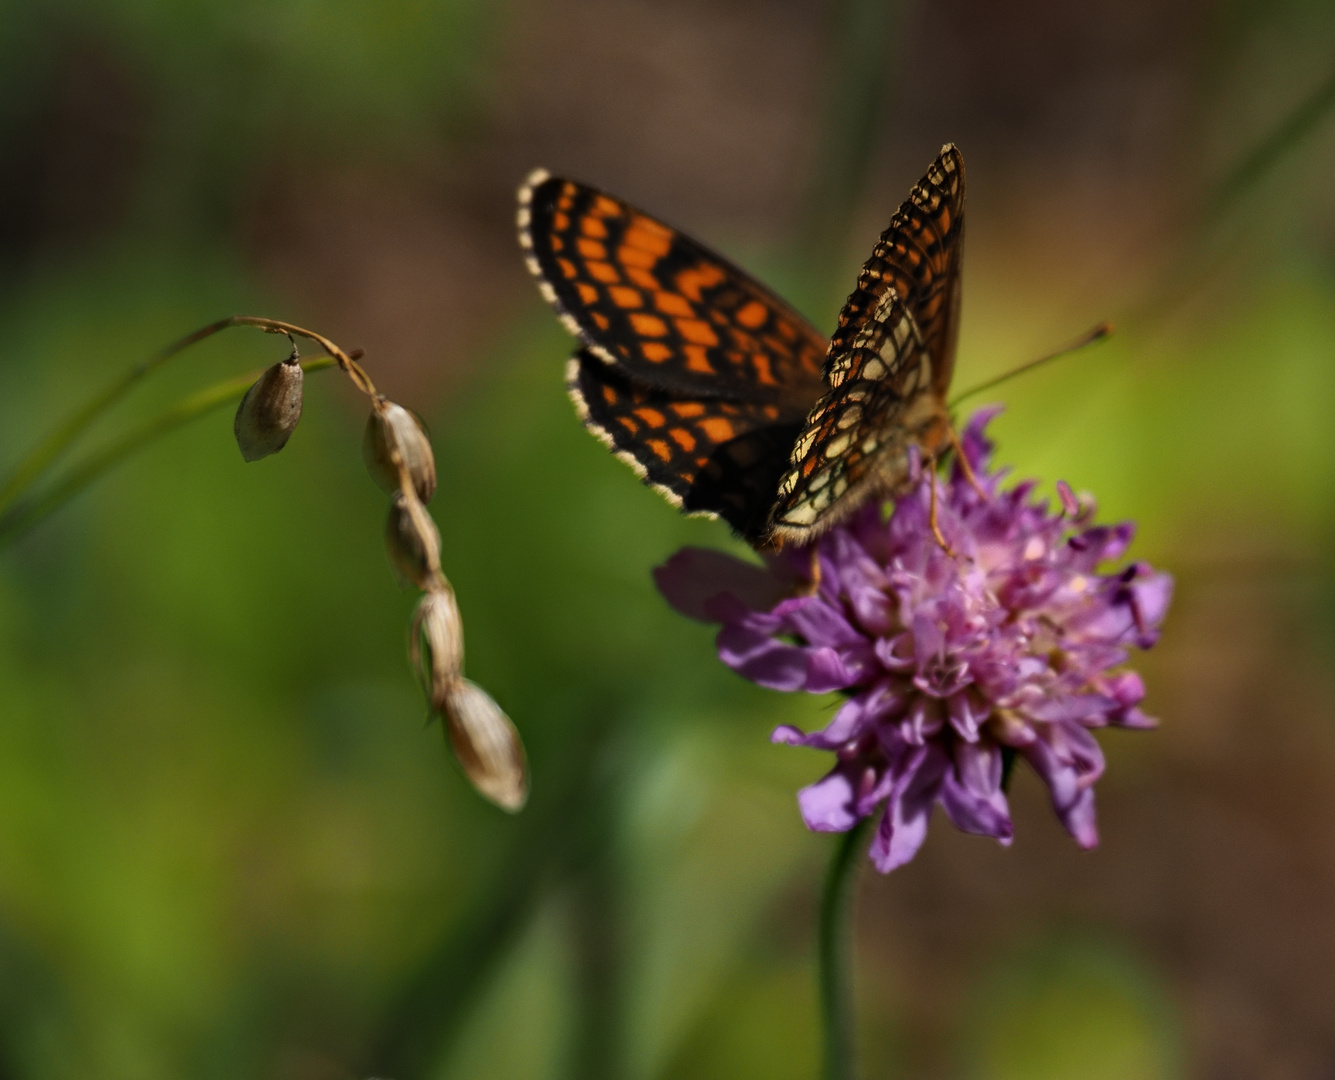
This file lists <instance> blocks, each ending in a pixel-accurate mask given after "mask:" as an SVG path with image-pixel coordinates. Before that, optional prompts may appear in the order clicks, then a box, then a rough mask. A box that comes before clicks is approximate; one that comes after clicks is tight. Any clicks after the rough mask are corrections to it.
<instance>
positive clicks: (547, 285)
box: [519, 171, 828, 419]
mask: <svg viewBox="0 0 1335 1080" xmlns="http://www.w3.org/2000/svg"><path fill="white" fill-rule="evenodd" d="M519 241H520V244H521V246H522V247H523V248H524V250H525V252H526V253H527V257H528V264H529V269H530V270H531V271H532V272H533V274H534V276H535V277H537V279H538V283H539V286H540V288H541V289H542V291H543V295H544V296H546V298H547V300H548V301H549V302H550V303H551V304H552V305H553V306H554V307H555V308H556V309H557V312H558V314H560V315H561V316H562V319H563V321H564V322H565V323H566V326H567V329H569V330H570V331H571V332H572V333H574V334H576V335H577V336H578V337H580V338H581V339H582V341H583V344H584V347H585V349H586V350H587V351H588V352H589V353H591V354H592V355H594V356H596V357H598V358H599V359H600V360H602V361H603V362H604V363H606V364H609V365H612V366H613V367H615V368H617V369H618V370H620V371H623V372H624V373H625V374H626V375H628V376H630V377H631V378H633V379H635V380H637V381H639V382H641V383H643V384H645V385H646V386H649V387H654V388H656V389H658V390H662V391H667V392H671V393H674V394H677V395H678V396H681V397H702V398H703V397H719V398H730V399H732V400H734V401H737V402H755V403H758V404H759V403H777V404H779V405H780V407H781V409H782V410H783V412H784V413H785V414H787V415H790V416H795V417H797V418H798V419H800V418H801V417H802V416H805V415H806V413H807V411H808V410H809V409H810V408H811V403H812V402H813V401H815V400H816V398H817V397H819V396H820V394H821V392H822V391H823V389H824V387H823V380H822V366H823V364H824V360H825V353H826V346H827V344H828V342H827V341H826V339H825V337H824V336H823V335H821V334H820V333H819V332H818V331H817V330H816V329H815V328H814V327H812V326H811V324H810V323H808V322H807V321H806V320H805V319H804V318H802V316H801V315H799V314H797V312H795V311H794V310H793V309H792V308H790V307H789V306H788V305H787V304H785V303H784V302H783V301H782V300H780V299H779V298H778V297H776V296H775V295H774V294H773V293H771V292H770V291H769V290H768V289H766V288H765V287H764V286H762V285H760V284H759V283H758V282H756V281H755V280H754V279H752V278H751V277H750V276H749V275H748V274H746V273H745V272H744V271H742V270H739V269H738V268H737V267H735V266H733V265H732V263H730V262H728V261H727V260H726V259H724V258H722V257H721V256H719V255H716V254H714V253H713V252H711V251H709V250H708V249H707V248H705V247H704V246H703V245H701V244H698V243H696V242H695V241H694V240H692V239H691V238H690V237H688V236H685V235H683V234H682V233H679V232H677V230H675V229H673V228H671V227H670V226H668V225H665V224H663V223H662V222H661V221H658V220H657V219H655V218H653V217H650V216H649V215H648V214H646V213H644V212H643V211H640V210H637V209H635V208H634V207H632V206H630V205H628V204H627V203H624V202H622V201H621V200H620V199H615V198H613V197H612V196H610V195H607V194H605V193H603V192H601V191H598V190H597V189H596V188H592V187H588V186H586V185H584V184H579V183H576V182H575V181H573V180H563V179H561V178H559V177H552V176H548V175H547V174H546V173H544V172H541V171H539V172H536V173H534V174H533V175H532V176H531V177H529V179H528V182H527V183H526V184H525V185H524V186H523V187H522V188H521V189H520V192H519Z"/></svg>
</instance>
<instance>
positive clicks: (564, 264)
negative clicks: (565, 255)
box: [556, 259, 597, 278]
mask: <svg viewBox="0 0 1335 1080" xmlns="http://www.w3.org/2000/svg"><path fill="white" fill-rule="evenodd" d="M556 265H557V266H559V267H560V268H561V273H562V274H564V275H565V276H566V277H568V278H577V277H579V271H578V270H576V269H575V264H574V263H572V262H571V261H570V260H569V259H557V260H556ZM594 276H595V277H597V275H596V274H595V275H594Z"/></svg>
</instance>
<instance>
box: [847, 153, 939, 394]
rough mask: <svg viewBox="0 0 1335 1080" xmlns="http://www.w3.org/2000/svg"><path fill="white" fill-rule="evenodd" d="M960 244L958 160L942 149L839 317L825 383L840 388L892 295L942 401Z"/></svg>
mask: <svg viewBox="0 0 1335 1080" xmlns="http://www.w3.org/2000/svg"><path fill="white" fill-rule="evenodd" d="M963 239H964V159H963V158H962V157H961V156H960V152H959V151H958V150H957V149H956V148H955V147H954V145H953V144H949V143H948V144H947V145H945V146H943V147H942V148H941V153H940V154H939V155H938V157H937V159H936V160H935V161H934V162H932V164H931V167H930V168H928V170H927V175H926V176H924V177H923V178H922V179H921V180H919V181H918V183H916V184H915V185H914V186H913V191H912V192H910V193H909V197H908V198H907V199H906V200H905V201H904V203H903V204H902V205H901V206H900V208H899V209H898V210H897V211H895V216H894V217H892V218H891V219H890V225H889V227H888V228H887V229H886V230H885V232H884V233H882V234H881V238H880V240H878V241H877V242H876V247H875V248H873V249H872V253H871V258H869V259H868V260H867V263H866V265H865V266H863V268H862V273H861V274H860V275H859V276H858V283H857V287H856V288H855V289H854V290H853V294H852V295H851V296H850V297H849V298H848V302H847V303H846V304H845V305H844V310H843V311H842V312H840V313H839V326H838V328H837V329H836V330H835V332H834V337H833V338H832V339H831V340H830V351H829V358H828V360H827V361H826V364H825V376H826V378H827V379H828V380H829V381H830V383H831V385H835V386H837V385H838V384H839V383H840V382H842V381H843V379H844V378H845V377H846V376H847V374H848V373H849V372H851V371H853V370H854V369H856V368H857V367H858V365H859V364H860V363H862V362H863V361H864V360H865V357H866V355H867V350H868V349H869V348H873V347H874V346H875V344H876V343H875V342H872V341H868V340H867V335H868V334H869V333H870V334H874V333H876V332H877V331H878V330H879V329H883V328H884V327H885V326H886V320H885V318H884V314H883V312H882V314H881V315H878V311H882V302H883V300H884V298H885V295H886V293H887V292H889V291H892V290H893V291H894V293H895V294H896V295H897V296H898V297H899V299H900V300H901V301H903V303H904V306H905V308H907V309H908V311H909V313H910V314H911V315H912V316H913V319H914V321H915V322H916V323H917V324H918V330H919V332H920V334H921V337H922V342H923V346H924V348H925V350H926V354H927V359H928V361H929V363H930V365H931V367H930V378H931V385H932V388H933V389H934V390H935V391H936V393H937V394H938V395H939V396H941V397H943V398H944V397H945V395H946V393H947V391H948V390H949V389H950V376H951V373H952V370H953V368H954V362H955V335H956V330H957V327H958V325H959V292H960V257H961V255H962V253H963V246H962V243H961V241H962V240H963Z"/></svg>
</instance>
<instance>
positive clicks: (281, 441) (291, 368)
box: [232, 360, 304, 461]
mask: <svg viewBox="0 0 1335 1080" xmlns="http://www.w3.org/2000/svg"><path fill="white" fill-rule="evenodd" d="M303 379H304V373H303V372H302V370H301V364H299V363H297V362H296V361H295V360H284V361H282V362H281V363H277V364H274V366H273V367H271V368H269V370H268V371H266V372H265V373H264V374H263V375H261V376H260V377H259V378H258V379H257V380H256V381H255V383H254V385H253V386H251V388H250V389H249V390H247V391H246V396H245V397H243V398H242V399H241V404H240V405H238V406H237V409H236V420H235V421H234V422H233V424H232V430H233V432H235V434H236V444H237V446H239V447H241V456H242V457H243V458H245V459H246V460H247V461H258V460H259V459H260V458H262V457H268V456H269V455H270V454H276V453H278V451H279V450H281V449H283V447H284V446H285V445H286V444H287V440H288V437H289V436H290V435H291V434H292V430H293V429H294V428H295V427H296V426H297V421H298V420H300V419H301V385H302V382H303Z"/></svg>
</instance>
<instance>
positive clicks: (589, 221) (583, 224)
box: [579, 217, 607, 240]
mask: <svg viewBox="0 0 1335 1080" xmlns="http://www.w3.org/2000/svg"><path fill="white" fill-rule="evenodd" d="M579 231H580V232H582V233H583V234H584V235H585V236H591V237H593V238H594V239H595V240H606V239H607V226H606V225H604V224H603V223H602V222H601V221H599V220H598V219H597V218H593V217H586V218H580V222H579Z"/></svg>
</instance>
